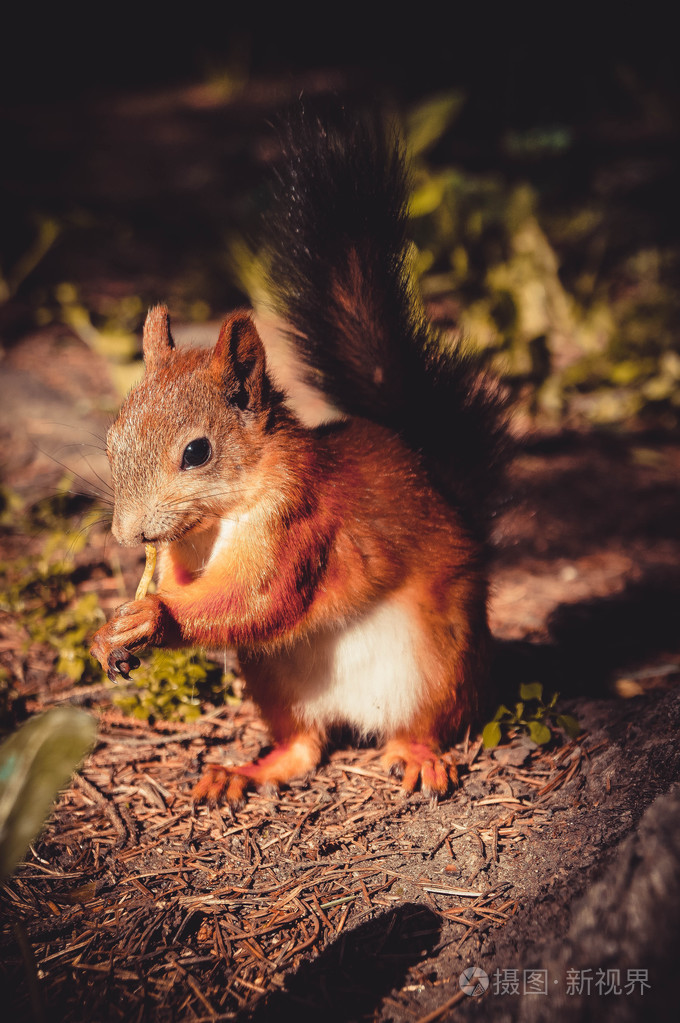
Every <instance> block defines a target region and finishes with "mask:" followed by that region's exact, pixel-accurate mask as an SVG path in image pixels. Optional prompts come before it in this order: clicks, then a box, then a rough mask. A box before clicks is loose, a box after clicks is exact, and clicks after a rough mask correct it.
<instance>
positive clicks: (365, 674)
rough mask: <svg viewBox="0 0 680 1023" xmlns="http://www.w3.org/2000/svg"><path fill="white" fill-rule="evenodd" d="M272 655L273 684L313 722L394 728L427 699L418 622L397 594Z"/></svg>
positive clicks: (377, 731) (378, 732) (388, 731)
mask: <svg viewBox="0 0 680 1023" xmlns="http://www.w3.org/2000/svg"><path fill="white" fill-rule="evenodd" d="M266 660H267V665H266V668H265V672H266V675H267V677H268V682H269V685H272V684H273V685H274V686H276V688H277V690H278V692H279V693H285V702H286V704H287V705H288V706H289V707H290V708H291V710H292V712H293V715H294V717H295V718H296V719H297V720H298V721H299V722H300V723H301V724H302V725H305V726H307V727H314V726H317V727H320V728H322V729H325V728H327V727H330V726H332V725H336V724H337V725H342V724H348V725H350V726H352V727H353V728H355V729H356V731H357V732H358V733H359V734H360V735H361V736H363V737H366V736H369V735H371V736H378V737H381V736H389V735H393V734H394V733H395V732H397V731H399V729H400V728H408V726H409V724H410V723H411V721H412V720H413V718H414V716H415V714H416V713H417V711H418V709H419V708H420V706H421V700H422V683H421V674H420V671H421V670H422V669H419V666H418V663H417V658H416V643H415V642H414V623H413V621H412V620H410V619H409V616H408V615H407V614H406V612H405V611H404V610H403V609H402V608H401V607H400V606H399V605H398V604H397V603H396V602H395V601H390V600H387V601H385V602H383V603H382V604H380V605H379V606H378V607H377V608H375V609H374V610H373V611H371V612H370V613H369V614H367V615H365V616H364V617H363V618H361V619H360V620H359V621H357V622H354V623H353V624H352V625H350V626H348V627H347V628H345V629H344V630H336V631H331V630H329V631H327V632H325V633H322V634H317V635H315V636H313V637H311V638H310V639H309V640H308V641H305V642H301V643H299V644H298V645H297V646H295V647H294V648H293V649H292V650H287V651H285V652H283V653H278V654H276V655H273V656H271V658H269V657H268V658H267V659H266ZM263 667H264V665H263ZM246 674H247V672H246ZM253 695H254V697H255V699H257V684H256V685H255V686H254V687H253Z"/></svg>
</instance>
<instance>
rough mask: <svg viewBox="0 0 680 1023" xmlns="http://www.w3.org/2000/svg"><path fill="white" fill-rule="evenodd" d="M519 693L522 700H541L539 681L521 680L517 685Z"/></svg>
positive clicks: (541, 692)
mask: <svg viewBox="0 0 680 1023" xmlns="http://www.w3.org/2000/svg"><path fill="white" fill-rule="evenodd" d="M519 695H520V696H521V698H522V699H523V700H525V701H526V700H542V699H543V686H542V685H541V683H540V682H523V683H522V685H521V686H520V687H519Z"/></svg>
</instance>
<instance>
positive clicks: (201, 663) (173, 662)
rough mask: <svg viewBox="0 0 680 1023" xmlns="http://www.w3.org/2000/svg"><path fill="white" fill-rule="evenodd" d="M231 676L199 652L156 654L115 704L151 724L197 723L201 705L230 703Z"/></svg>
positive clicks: (170, 651) (155, 652)
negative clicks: (157, 721) (155, 721)
mask: <svg viewBox="0 0 680 1023" xmlns="http://www.w3.org/2000/svg"><path fill="white" fill-rule="evenodd" d="M230 680H231V679H230V677H229V675H227V676H225V674H224V672H223V670H222V668H221V667H220V665H218V664H216V663H215V662H214V661H211V660H209V659H208V658H207V657H206V656H205V654H203V653H202V652H201V651H199V650H159V649H155V650H152V651H151V653H150V654H149V656H148V658H147V659H146V661H145V663H143V664H142V665H141V667H139V668H137V669H135V672H134V675H133V678H132V683H131V684H128V685H127V686H126V688H125V689H124V690H121V692H120V694H119V695H116V696H114V697H113V702H114V703H115V704H116V706H117V707H120V709H121V710H122V711H123V712H124V713H125V714H131V715H132V716H133V717H137V718H144V719H145V720H148V719H149V718H152V717H159V718H164V719H166V720H170V721H176V720H181V721H194V720H196V718H198V717H200V715H201V703H202V702H203V701H204V700H210V702H212V703H222V702H224V700H225V699H228V698H229V697H228V691H229V690H228V687H229V682H230Z"/></svg>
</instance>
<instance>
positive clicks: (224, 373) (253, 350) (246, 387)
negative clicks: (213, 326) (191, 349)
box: [210, 312, 266, 409]
mask: <svg viewBox="0 0 680 1023" xmlns="http://www.w3.org/2000/svg"><path fill="white" fill-rule="evenodd" d="M210 371H211V373H212V375H213V379H215V380H216V381H217V382H218V383H219V384H220V386H222V387H224V389H225V392H226V396H227V398H228V399H229V401H231V402H232V403H233V404H235V405H237V406H238V407H239V408H242V409H244V408H254V407H259V406H260V405H261V404H262V399H263V397H264V389H265V387H266V377H265V354H264V348H263V346H262V342H261V341H260V335H259V334H258V333H257V330H256V329H255V324H254V323H253V321H252V318H251V316H250V314H249V313H245V312H239V313H234V314H233V315H232V316H230V317H228V319H226V320H225V321H224V323H223V324H222V329H221V330H220V336H219V337H218V339H217V344H216V345H215V350H214V351H213V354H212V358H211V360H210Z"/></svg>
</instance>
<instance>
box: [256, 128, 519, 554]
mask: <svg viewBox="0 0 680 1023" xmlns="http://www.w3.org/2000/svg"><path fill="white" fill-rule="evenodd" d="M282 146H283V154H282V161H281V165H280V168H279V171H278V175H277V180H276V184H275V196H274V203H273V209H272V210H270V211H269V212H268V214H267V217H266V224H265V237H264V260H265V266H266V267H267V269H268V287H267V290H268V301H269V302H270V304H271V305H272V307H273V308H274V310H275V312H276V313H277V314H278V315H280V316H281V317H282V318H283V319H285V320H286V321H287V322H288V324H289V325H290V327H291V328H292V333H293V336H294V339H295V347H296V349H297V350H298V351H299V353H300V355H301V357H302V359H303V360H304V362H305V363H306V364H307V366H308V367H309V368H310V371H311V372H312V373H313V375H314V378H315V379H318V377H319V375H320V376H321V379H322V381H323V384H322V386H323V390H324V391H325V393H326V394H328V395H329V397H330V398H331V400H332V401H333V403H334V404H335V405H336V406H337V407H338V408H339V409H341V410H342V411H344V412H346V413H348V414H349V415H357V416H362V417H364V418H368V419H372V420H374V421H375V422H378V423H381V424H383V425H385V426H388V427H390V428H391V429H393V430H394V431H395V432H397V433H399V434H400V435H401V436H402V438H403V439H404V440H405V441H406V442H407V443H408V444H409V446H411V447H412V448H413V449H414V450H416V451H418V452H420V453H421V456H422V458H423V460H424V463H425V465H426V466H427V468H428V471H429V472H430V474H431V477H432V479H433V482H434V483H435V484H436V485H437V486H438V488H439V489H440V490H441V491H442V492H443V493H444V494H445V496H446V497H447V498H448V500H450V501H451V502H452V503H454V504H455V505H457V506H458V507H459V508H460V510H461V511H462V513H463V515H464V517H465V520H466V522H467V524H468V526H469V528H470V529H471V530H472V531H473V532H474V533H476V534H477V535H480V536H484V535H485V534H486V532H487V529H488V517H489V514H490V513H491V512H492V509H493V500H494V492H495V491H496V489H497V482H498V478H499V475H500V472H501V468H502V462H503V451H504V437H505V432H506V431H505V423H504V419H505V417H504V409H503V402H502V400H501V398H500V396H499V390H498V388H497V387H496V386H495V385H494V384H493V383H492V382H490V381H489V379H488V378H486V377H485V376H484V375H483V374H482V373H481V372H480V365H479V362H478V360H477V359H475V357H474V356H473V355H472V354H471V353H470V352H468V351H465V350H464V349H463V347H461V346H458V347H457V348H455V350H452V348H451V346H450V345H447V344H445V343H443V342H442V340H441V338H440V337H439V336H438V335H437V334H436V332H435V331H434V330H433V329H432V327H431V326H430V325H429V324H428V323H427V321H426V319H425V316H424V313H423V312H422V309H421V304H420V302H419V300H417V298H416V296H415V292H414V285H413V281H412V278H411V274H410V271H409V269H408V265H407V258H408V246H407V230H406V229H407V200H408V194H409V187H408V177H407V171H406V168H405V162H404V158H403V154H402V151H401V147H400V146H399V144H398V142H397V140H396V137H395V138H392V139H390V138H389V137H388V136H387V134H386V133H385V131H384V130H383V129H382V128H381V127H380V126H379V125H378V124H377V123H376V122H374V121H373V120H367V119H353V118H351V117H350V116H349V115H348V114H346V113H345V112H343V111H341V110H337V109H336V110H335V111H334V112H333V114H332V115H327V114H324V116H323V117H321V116H320V115H318V114H317V113H313V112H309V111H307V110H305V109H302V110H300V111H299V112H298V113H297V114H296V115H295V117H294V118H293V119H291V120H289V121H288V122H287V124H286V126H285V128H284V129H283V132H282Z"/></svg>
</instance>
